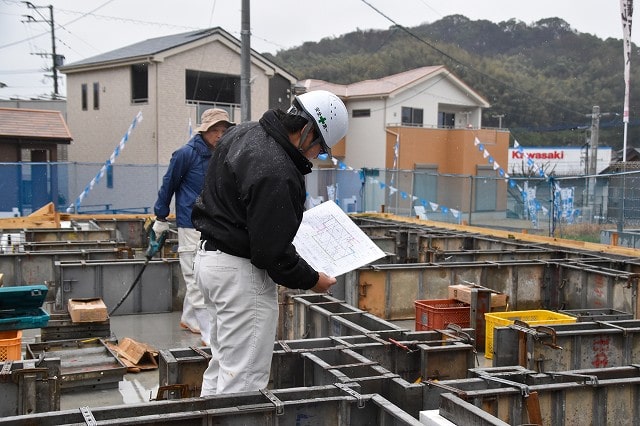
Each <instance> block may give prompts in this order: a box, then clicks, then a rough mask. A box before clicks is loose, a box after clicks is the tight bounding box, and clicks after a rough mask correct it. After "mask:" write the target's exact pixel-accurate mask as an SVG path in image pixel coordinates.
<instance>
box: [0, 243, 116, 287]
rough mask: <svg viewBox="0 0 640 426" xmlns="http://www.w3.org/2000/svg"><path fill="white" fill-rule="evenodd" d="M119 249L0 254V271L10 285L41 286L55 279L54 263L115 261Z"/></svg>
mask: <svg viewBox="0 0 640 426" xmlns="http://www.w3.org/2000/svg"><path fill="white" fill-rule="evenodd" d="M122 253H123V252H122V251H121V250H119V249H115V248H112V249H108V248H107V249H91V250H57V251H34V252H19V253H5V254H0V271H2V273H3V275H4V282H5V283H7V284H11V285H29V284H41V283H44V282H49V281H50V282H53V281H54V280H55V278H56V272H55V269H56V268H55V262H57V261H65V262H69V261H87V260H102V261H105V260H117V259H120V258H121V257H122Z"/></svg>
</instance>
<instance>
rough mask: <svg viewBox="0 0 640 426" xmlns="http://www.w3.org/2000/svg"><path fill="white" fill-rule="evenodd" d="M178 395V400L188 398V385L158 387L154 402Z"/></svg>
mask: <svg viewBox="0 0 640 426" xmlns="http://www.w3.org/2000/svg"><path fill="white" fill-rule="evenodd" d="M176 394H178V395H179V399H182V398H188V397H189V385H186V384H183V383H178V384H174V385H166V386H160V387H158V392H157V393H156V399H155V401H164V400H166V399H169V398H168V397H167V396H168V395H176Z"/></svg>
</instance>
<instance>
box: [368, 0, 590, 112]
mask: <svg viewBox="0 0 640 426" xmlns="http://www.w3.org/2000/svg"><path fill="white" fill-rule="evenodd" d="M361 1H362V2H363V3H364V4H366V5H367V6H369V7H370V8H371V9H373V10H374V11H375V12H376V13H378V14H379V15H381V16H382V17H384V18H385V19H387V20H388V21H389V22H391V23H392V24H393V25H395V26H397V27H398V28H400V29H401V30H403V31H404V32H406V33H407V34H408V35H409V36H410V37H412V38H414V39H416V40H417V41H419V42H420V43H423V44H425V45H427V46H429V47H430V48H431V49H433V50H435V51H436V52H438V53H439V54H441V55H442V56H444V57H445V58H448V59H449V60H451V61H453V62H455V63H456V64H458V65H460V66H462V67H464V68H467V69H469V70H470V71H473V72H475V73H477V74H479V75H481V76H483V77H485V78H487V79H489V80H491V81H493V82H495V83H497V84H499V85H501V86H503V87H506V88H508V89H512V90H515V91H518V92H520V93H523V94H525V95H527V96H530V97H531V98H533V99H536V100H538V101H540V102H542V103H544V104H546V105H550V106H552V107H553V108H556V109H560V110H563V111H566V112H570V113H572V114H576V115H582V113H580V112H577V111H574V110H571V109H569V108H564V107H562V106H560V105H558V104H555V103H552V102H549V101H547V100H545V99H542V98H539V97H537V96H535V95H533V94H531V93H530V92H527V91H526V90H524V89H520V88H518V87H516V86H510V85H508V84H506V83H505V82H504V81H503V80H500V79H498V78H495V77H493V76H491V75H489V74H487V73H485V72H483V71H480V70H479V69H476V68H475V67H473V66H471V65H469V64H467V63H465V62H462V61H461V60H459V59H457V58H455V57H454V56H451V55H450V54H449V53H447V52H445V51H444V50H442V49H440V48H438V47H436V46H435V45H433V44H432V43H429V42H428V41H427V40H425V39H423V38H422V37H420V36H418V35H416V34H415V33H413V32H412V31H411V30H409V29H408V28H406V27H405V26H403V25H401V24H398V23H397V22H396V21H394V20H393V19H391V18H390V17H388V16H387V15H385V14H384V13H383V12H381V11H380V10H378V9H377V8H376V7H375V6H373V5H372V4H371V3H369V2H368V1H367V0H361Z"/></svg>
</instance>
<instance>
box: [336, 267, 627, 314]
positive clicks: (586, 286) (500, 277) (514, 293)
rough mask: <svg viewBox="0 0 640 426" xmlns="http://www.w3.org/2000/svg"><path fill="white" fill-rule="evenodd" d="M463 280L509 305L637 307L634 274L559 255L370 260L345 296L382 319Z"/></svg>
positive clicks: (349, 284)
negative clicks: (391, 261) (417, 261)
mask: <svg viewBox="0 0 640 426" xmlns="http://www.w3.org/2000/svg"><path fill="white" fill-rule="evenodd" d="M464 282H473V283H476V284H479V285H482V286H484V287H487V288H490V289H492V290H495V291H498V292H500V293H504V294H507V295H508V296H509V300H510V307H509V308H510V309H511V310H527V309H559V308H560V307H561V306H563V307H566V308H571V309H589V308H595V307H602V306H604V303H610V305H609V307H611V308H613V309H620V310H623V311H629V312H634V311H635V307H636V298H637V296H634V294H635V293H634V292H635V291H636V287H637V279H635V278H634V274H632V273H629V272H626V271H617V270H613V269H605V268H601V267H598V268H596V267H585V266H584V265H581V264H576V263H570V262H569V263H567V264H564V263H563V261H557V260H553V261H544V260H536V261H532V260H524V261H522V260H518V261H491V262H461V263H441V264H407V265H372V266H369V267H366V268H360V269H358V270H357V271H356V273H355V274H353V276H352V278H351V279H348V280H345V301H346V302H347V303H350V304H351V305H353V306H357V307H358V308H360V309H363V310H365V311H367V312H370V313H372V314H374V315H376V316H378V317H380V318H383V319H386V320H402V319H410V318H414V315H415V310H414V302H415V301H416V300H430V299H442V298H447V294H448V286H449V285H454V284H460V283H464ZM585 293H587V295H586V296H585ZM568 301H571V303H572V304H577V305H579V306H564V305H565V304H566V303H568ZM592 304H597V305H600V306H592Z"/></svg>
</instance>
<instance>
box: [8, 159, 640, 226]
mask: <svg viewBox="0 0 640 426" xmlns="http://www.w3.org/2000/svg"><path fill="white" fill-rule="evenodd" d="M101 171H102V173H101ZM165 171H166V165H126V164H124V165H116V164H113V165H110V166H109V167H104V164H96V163H0V191H1V192H0V193H1V194H2V197H1V198H0V215H2V216H4V217H7V216H24V215H28V214H30V213H31V212H33V211H35V210H37V209H38V208H40V207H42V206H44V205H46V204H48V203H54V204H55V206H56V209H57V210H58V211H71V212H77V213H90V212H91V213H127V212H128V213H152V211H153V204H154V202H155V200H156V196H157V193H158V188H159V186H160V183H161V182H162V176H163V175H164V173H165ZM307 191H308V198H307V207H311V206H313V205H316V204H318V203H320V202H322V201H326V200H333V201H335V202H336V203H338V205H340V207H342V209H343V210H344V211H345V212H347V213H360V212H388V213H393V214H396V215H400V216H415V217H420V218H423V219H429V220H434V221H439V222H449V223H464V224H468V225H476V226H485V227H495V228H510V229H528V230H531V231H532V232H533V231H535V232H539V233H541V234H548V235H557V234H558V232H560V233H562V231H563V229H564V227H565V226H568V225H573V224H580V223H586V224H598V225H606V224H610V225H611V227H612V228H613V227H617V228H618V229H620V228H630V227H637V226H638V224H639V223H640V163H625V164H618V165H613V166H611V167H610V168H609V169H608V173H606V174H601V175H597V176H562V177H560V176H557V177H536V176H509V177H508V178H504V177H499V176H497V175H496V174H495V172H493V173H484V175H476V176H469V175H447V174H439V173H437V172H435V171H429V170H420V171H416V170H389V169H367V168H364V169H359V170H354V169H347V168H345V169H339V168H338V169H336V168H322V167H319V168H316V169H315V170H314V172H313V173H311V174H310V175H307Z"/></svg>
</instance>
